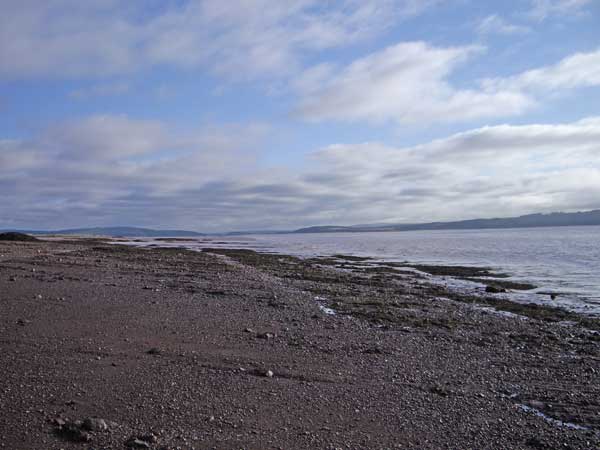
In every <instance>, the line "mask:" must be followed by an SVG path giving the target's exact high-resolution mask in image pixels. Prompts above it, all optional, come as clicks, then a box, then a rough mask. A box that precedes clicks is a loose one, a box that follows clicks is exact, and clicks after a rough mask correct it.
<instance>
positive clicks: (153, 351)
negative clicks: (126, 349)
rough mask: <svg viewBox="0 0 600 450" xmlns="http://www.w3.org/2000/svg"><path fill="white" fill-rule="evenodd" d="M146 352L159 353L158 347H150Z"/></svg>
mask: <svg viewBox="0 0 600 450" xmlns="http://www.w3.org/2000/svg"><path fill="white" fill-rule="evenodd" d="M146 353H148V354H149V355H160V349H159V348H156V347H152V348H151V349H150V350H148V351H147V352H146Z"/></svg>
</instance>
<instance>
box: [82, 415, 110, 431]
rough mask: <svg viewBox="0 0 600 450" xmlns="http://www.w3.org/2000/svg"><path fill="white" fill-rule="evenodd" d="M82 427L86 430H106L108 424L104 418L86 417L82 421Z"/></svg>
mask: <svg viewBox="0 0 600 450" xmlns="http://www.w3.org/2000/svg"><path fill="white" fill-rule="evenodd" d="M82 428H83V429H84V430H88V431H106V430H108V425H107V424H106V421H105V420H104V419H99V418H97V417H88V418H87V419H85V420H84V421H83V425H82Z"/></svg>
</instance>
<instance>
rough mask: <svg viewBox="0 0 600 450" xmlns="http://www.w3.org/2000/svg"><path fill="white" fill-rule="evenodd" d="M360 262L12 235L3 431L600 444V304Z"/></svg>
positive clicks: (92, 436)
mask: <svg viewBox="0 0 600 450" xmlns="http://www.w3.org/2000/svg"><path fill="white" fill-rule="evenodd" d="M340 261H344V262H343V264H340ZM357 262H359V261H357V260H356V259H355V258H354V259H353V258H352V257H344V256H343V255H340V257H339V258H336V260H332V259H331V258H312V259H310V258H309V259H299V258H296V257H292V256H285V255H267V254H259V253H255V252H252V251H247V250H246V251H243V250H239V251H238V250H231V249H213V250H210V249H206V250H205V251H203V252H194V251H189V250H184V249H179V248H171V249H161V248H152V249H139V248H132V247H125V246H121V245H114V243H109V242H107V241H103V240H93V239H72V240H62V241H52V242H50V241H41V242H27V243H22V242H0V355H1V356H0V363H1V365H2V368H3V376H2V377H0V408H1V409H2V414H1V415H0V447H1V448H6V449H11V450H13V449H15V450H20V449H84V448H85V449H89V448H94V449H107V448H127V446H129V447H131V448H152V449H176V448H181V449H240V448H242V449H307V448H315V449H391V448H399V449H404V448H407V449H408V448H412V449H529V448H531V449H558V448H564V449H591V448H597V447H598V445H599V444H600V385H599V384H598V374H600V335H598V330H600V323H599V322H598V320H597V319H593V318H589V317H585V316H579V315H577V314H575V313H570V312H566V311H563V310H559V309H553V308H548V307H542V306H539V305H517V304H514V303H511V302H506V301H502V300H500V299H496V298H495V297H494V296H493V295H492V294H490V295H489V296H480V297H474V296H467V295H462V294H460V293H456V292H452V291H450V290H448V289H446V288H444V287H443V286H441V285H439V284H437V285H434V284H431V283H429V282H428V281H427V279H426V278H424V277H422V276H421V275H420V274H421V272H415V271H414V270H403V268H402V267H399V268H396V269H400V270H396V269H394V268H390V267H380V268H377V267H375V268H371V269H369V270H361V269H360V268H358V269H357V268H355V270H353V265H355V263H357ZM340 266H342V267H340ZM344 266H345V267H344ZM467 275H470V274H467ZM86 419H87V420H86Z"/></svg>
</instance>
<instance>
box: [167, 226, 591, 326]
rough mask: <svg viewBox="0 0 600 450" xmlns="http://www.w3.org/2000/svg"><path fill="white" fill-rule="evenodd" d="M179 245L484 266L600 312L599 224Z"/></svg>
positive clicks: (523, 298)
mask: <svg viewBox="0 0 600 450" xmlns="http://www.w3.org/2000/svg"><path fill="white" fill-rule="evenodd" d="M162 245H164V243H163V244H162ZM169 245H182V243H176V244H175V243H173V244H169ZM184 245H186V246H188V247H190V248H201V247H214V246H223V247H230V248H250V249H255V250H258V251H264V252H273V253H282V254H291V255H296V256H302V257H307V256H326V255H333V254H339V253H341V254H346V255H356V256H370V257H373V258H376V259H377V260H382V261H390V262H391V261H394V262H398V261H400V262H402V261H408V262H411V263H427V264H440V265H466V266H486V267H491V268H493V269H494V270H496V271H498V272H503V273H507V274H509V275H510V276H511V278H510V279H512V280H515V281H526V282H530V283H532V284H534V285H536V286H538V288H537V289H535V290H532V291H527V292H517V293H510V294H502V295H505V296H506V297H508V298H511V299H513V300H515V301H519V302H536V303H542V304H550V305H558V306H562V307H566V308H568V309H571V310H576V311H579V312H583V313H587V314H594V315H596V314H598V315H600V227H597V226H589V227H557V228H528V229H507V230H460V231H405V232H384V233H323V234H286V235H248V236H240V237H235V238H227V239H221V238H215V239H204V240H199V241H197V242H190V243H185V244H184ZM443 282H444V283H446V284H451V285H452V286H454V288H456V289H461V290H466V291H477V292H480V291H482V290H483V286H482V285H479V284H475V283H470V282H462V281H457V280H453V279H450V278H445V279H443ZM551 292H552V293H556V294H558V297H557V298H556V300H551V299H550V295H549V293H551Z"/></svg>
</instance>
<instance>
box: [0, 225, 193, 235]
mask: <svg viewBox="0 0 600 450" xmlns="http://www.w3.org/2000/svg"><path fill="white" fill-rule="evenodd" d="M10 231H18V232H21V233H27V234H37V235H48V234H63V235H78V236H108V237H167V236H168V237H182V236H186V237H187V236H205V235H204V234H202V233H197V232H195V231H186V230H152V229H150V228H136V227H97V228H73V229H67V230H54V231H32V230H10Z"/></svg>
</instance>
